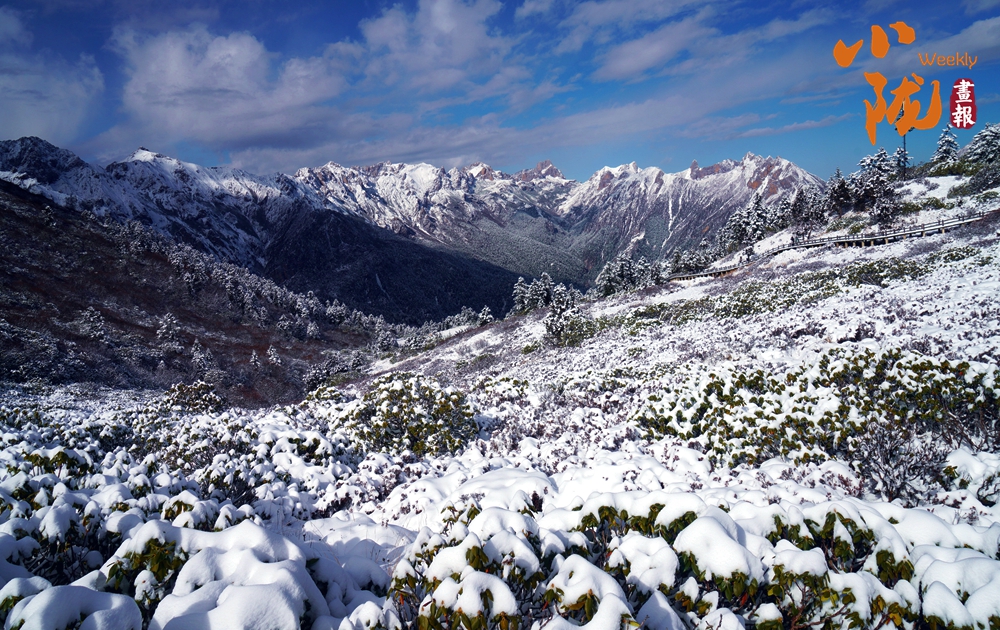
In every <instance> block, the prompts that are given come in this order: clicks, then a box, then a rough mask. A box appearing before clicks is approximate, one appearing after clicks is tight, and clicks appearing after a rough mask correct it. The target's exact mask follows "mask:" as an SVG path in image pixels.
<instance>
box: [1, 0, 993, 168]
mask: <svg viewBox="0 0 1000 630" xmlns="http://www.w3.org/2000/svg"><path fill="white" fill-rule="evenodd" d="M898 20H902V21H904V22H906V23H907V24H908V25H909V26H911V27H913V28H914V29H915V31H916V41H915V42H914V43H913V44H911V45H902V44H899V43H897V41H896V38H895V33H894V32H893V31H892V30H890V29H889V24H891V23H894V22H896V21H898ZM873 24H878V25H881V26H882V27H883V28H885V29H886V31H887V32H888V33H889V35H890V43H891V47H890V50H889V53H888V55H887V56H885V57H884V58H883V59H876V58H874V57H873V56H872V54H871V52H870V50H869V48H868V45H869V44H870V40H871V35H870V33H871V31H870V28H871V26H872V25H873ZM838 39H843V40H844V41H845V42H846V43H847V44H852V43H854V42H855V41H857V40H858V39H864V40H865V46H864V47H863V48H862V50H861V52H860V53H859V54H858V56H857V58H856V60H855V62H854V63H853V64H852V65H851V66H850V67H849V68H847V69H842V68H840V67H839V66H837V64H836V63H835V61H834V59H833V55H832V50H833V46H834V44H835V43H836V42H837V40H838ZM918 52H920V53H939V54H945V55H954V54H955V53H956V52H957V53H959V54H963V53H966V52H968V53H969V55H970V56H972V57H978V61H977V63H976V65H975V66H974V67H973V68H972V69H968V68H965V67H938V66H934V67H923V66H922V65H921V63H920V61H919V59H918V56H917V53H918ZM998 60H1000V0H957V1H954V2H948V3H940V2H934V3H931V2H923V3H921V2H892V1H891V0H872V1H870V2H869V3H868V4H865V5H860V4H845V5H833V4H830V3H812V2H790V3H781V4H778V3H773V4H767V3H760V2H726V3H710V2H701V1H698V2H695V1H690V0H672V1H659V0H590V1H587V2H566V1H563V0H518V1H516V2H511V3H501V2H498V1H496V0H471V1H468V2H466V1H463V0H419V1H417V2H401V3H392V2H381V1H376V0H360V1H355V2H318V1H314V0H298V1H296V2H285V1H283V0H276V1H272V2H266V1H264V0H240V1H234V2H227V1H217V2H189V1H188V0H171V1H170V2H163V1H162V0H32V1H30V2H29V1H14V2H7V3H3V4H0V138H16V137H20V136H23V135H37V136H41V137H43V138H45V139H47V140H49V141H51V142H53V143H56V144H58V145H60V146H65V147H68V148H70V149H72V150H74V151H76V152H77V153H79V154H80V155H81V156H82V157H84V159H87V160H90V161H92V162H96V163H101V164H103V163H107V162H110V161H113V160H116V159H121V158H123V157H125V156H127V155H128V154H129V153H130V152H131V151H132V150H134V149H135V148H137V147H138V146H140V145H142V146H145V147H147V148H149V149H151V150H155V151H159V152H161V153H165V154H168V155H174V156H177V157H180V158H182V159H186V160H189V161H194V162H198V163H201V164H208V165H216V164H232V165H235V166H239V167H243V168H247V169H249V170H251V171H254V172H261V173H264V172H271V171H276V170H279V171H284V172H294V170H295V169H297V168H299V167H303V166H318V165H320V164H324V163H326V162H329V161H334V162H338V163H340V164H344V165H362V164H372V163H376V162H380V161H384V160H391V161H405V162H418V161H423V162H429V163H431V164H435V165H438V166H444V167H452V166H460V165H466V164H470V163H472V162H476V161H483V162H486V163H488V164H490V165H492V166H494V167H495V168H500V169H502V170H506V171H515V170H518V169H521V168H527V167H530V166H533V165H534V164H535V163H536V162H538V161H540V160H542V159H551V160H552V161H553V162H554V163H555V164H556V166H558V167H559V168H561V169H562V170H563V172H564V173H565V174H566V175H567V176H568V177H573V178H576V179H585V178H587V177H589V176H590V175H591V174H592V173H593V172H594V171H596V170H597V169H599V168H600V167H602V166H605V165H611V166H613V165H617V164H622V163H627V162H632V161H635V162H637V163H638V164H639V165H640V166H643V167H645V166H657V167H660V168H662V169H664V170H666V171H668V172H672V171H680V170H683V169H684V168H686V167H688V166H689V165H690V163H691V161H692V160H695V159H696V160H698V162H699V163H700V164H701V165H703V166H704V165H708V164H711V163H714V162H717V161H719V160H722V159H725V158H733V159H739V158H740V157H741V156H742V155H743V154H745V153H746V152H747V151H751V152H753V153H758V154H764V155H780V156H781V157H784V158H787V159H790V160H792V161H794V162H796V163H798V164H800V165H801V166H803V167H805V168H807V169H808V170H810V171H812V172H814V173H816V174H817V175H819V176H821V177H824V178H825V177H828V176H829V175H830V174H831V173H832V172H833V170H834V169H835V168H836V167H838V166H839V167H841V168H842V169H843V170H844V171H845V172H849V171H851V170H854V168H855V165H856V164H857V161H858V159H859V158H861V157H862V156H864V155H866V154H868V153H872V152H873V151H874V150H875V149H876V148H877V147H878V146H885V147H886V148H887V149H888V150H889V151H890V152H891V151H893V150H894V149H895V148H896V147H897V146H899V144H900V137H899V136H898V135H897V134H896V133H895V131H894V130H893V129H892V128H891V127H890V126H889V125H888V124H887V123H883V124H881V125H880V126H879V130H878V139H877V145H876V147H872V145H871V144H870V142H869V140H868V137H867V134H866V132H865V128H864V121H865V105H864V100H865V99H870V100H871V99H873V94H872V88H871V87H870V86H869V85H868V83H867V82H866V81H865V78H864V74H863V73H864V72H865V71H867V72H876V71H878V72H881V73H882V74H883V75H884V76H885V77H886V78H887V79H888V81H889V87H888V88H887V90H886V91H887V92H888V90H890V89H894V88H895V87H897V86H898V85H899V83H900V81H901V80H902V78H903V77H904V76H909V74H910V73H912V72H916V73H918V74H919V75H920V76H921V77H923V78H924V79H926V83H925V85H924V87H923V88H921V91H920V92H919V93H918V94H917V95H916V96H915V97H914V99H915V100H916V101H918V102H920V103H921V104H922V106H923V111H926V109H927V106H928V103H929V99H930V90H931V86H930V82H931V81H933V80H937V81H940V84H941V98H942V101H943V103H944V110H945V111H944V114H943V116H942V118H941V121H940V122H939V124H938V125H936V127H935V128H934V129H931V130H927V131H921V130H914V131H912V132H911V133H910V134H909V135H908V137H907V147H908V149H910V153H911V155H912V156H913V158H914V159H916V160H918V161H919V160H925V159H927V158H928V157H929V156H930V154H931V153H932V152H933V148H934V144H935V142H936V140H937V137H938V135H939V133H940V128H941V127H943V126H944V124H945V122H946V120H947V117H948V111H947V110H948V99H949V96H950V93H951V86H952V84H953V83H954V81H955V80H957V79H959V78H964V77H968V78H971V79H973V81H975V83H976V88H975V90H976V96H977V105H978V108H979V122H978V124H977V126H976V128H975V129H974V130H973V131H961V132H959V140H960V142H962V143H963V144H964V143H965V142H967V141H968V139H969V138H970V137H971V135H972V133H974V131H975V130H976V129H980V128H981V127H982V124H983V123H984V122H987V121H992V122H1000V71H998V70H1000V68H998ZM886 96H888V97H889V98H890V99H891V95H889V94H886Z"/></svg>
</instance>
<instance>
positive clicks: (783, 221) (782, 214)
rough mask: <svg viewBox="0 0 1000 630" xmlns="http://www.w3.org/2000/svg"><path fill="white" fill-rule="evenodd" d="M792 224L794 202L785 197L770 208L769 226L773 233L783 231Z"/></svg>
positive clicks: (768, 213)
mask: <svg viewBox="0 0 1000 630" xmlns="http://www.w3.org/2000/svg"><path fill="white" fill-rule="evenodd" d="M791 223H792V200H791V199H790V198H789V197H787V196H785V197H782V198H781V201H779V202H778V203H777V204H774V205H772V206H770V207H769V208H768V212H767V226H768V229H770V230H772V231H775V232H777V231H779V230H783V229H785V228H786V227H788V226H789V225H791Z"/></svg>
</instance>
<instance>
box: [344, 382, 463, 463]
mask: <svg viewBox="0 0 1000 630" xmlns="http://www.w3.org/2000/svg"><path fill="white" fill-rule="evenodd" d="M472 416H473V413H472V408H471V406H470V405H469V403H468V402H467V400H466V397H465V394H464V393H462V392H461V391H458V390H456V389H454V388H452V387H442V385H441V384H440V383H439V382H438V381H437V379H435V378H432V377H428V376H423V375H420V374H409V373H405V372H402V373H396V374H388V375H386V376H383V377H381V378H379V379H377V380H375V381H374V382H373V383H372V385H371V388H370V389H369V391H368V393H367V394H365V396H364V398H363V399H362V400H361V401H360V403H359V404H358V405H356V406H355V407H354V408H353V409H352V410H351V411H350V412H349V413H348V415H347V416H346V418H345V419H344V421H343V422H344V425H343V426H344V427H345V428H347V429H348V430H350V431H351V432H352V433H353V434H354V435H355V436H356V439H357V441H358V445H359V448H360V449H363V450H367V451H372V452H384V453H390V454H393V455H398V454H400V453H403V452H406V451H409V452H412V453H413V454H415V455H417V456H423V455H443V454H446V453H454V452H457V451H458V450H459V449H461V448H462V447H463V446H464V445H465V444H466V443H468V442H469V440H471V439H473V438H474V437H475V436H476V433H477V432H478V430H479V428H478V426H477V425H476V423H475V421H474V420H473V419H472Z"/></svg>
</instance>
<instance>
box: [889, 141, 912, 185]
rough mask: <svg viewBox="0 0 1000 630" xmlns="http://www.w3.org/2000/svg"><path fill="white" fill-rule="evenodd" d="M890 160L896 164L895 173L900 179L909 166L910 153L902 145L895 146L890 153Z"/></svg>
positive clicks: (904, 175)
mask: <svg viewBox="0 0 1000 630" xmlns="http://www.w3.org/2000/svg"><path fill="white" fill-rule="evenodd" d="M892 160H893V162H895V164H896V174H897V177H899V178H900V179H902V178H904V177H906V169H907V168H908V167H909V166H910V154H909V153H908V152H907V151H906V149H905V148H904V147H897V148H896V152H895V153H893V154H892Z"/></svg>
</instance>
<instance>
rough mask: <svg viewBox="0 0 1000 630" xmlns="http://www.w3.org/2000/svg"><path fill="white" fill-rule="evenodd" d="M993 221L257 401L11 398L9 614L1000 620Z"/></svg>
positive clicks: (468, 338) (795, 257)
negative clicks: (561, 336)
mask: <svg viewBox="0 0 1000 630" xmlns="http://www.w3.org/2000/svg"><path fill="white" fill-rule="evenodd" d="M939 179H942V180H943V179H944V178H939ZM947 187H948V183H947V182H941V183H940V184H939V186H938V187H937V188H935V189H934V190H930V191H928V190H922V191H917V190H914V191H913V194H915V195H917V194H923V195H926V194H934V193H937V192H938V191H941V190H942V189H946V188H947ZM925 189H926V187H925ZM964 211H966V209H964V208H963V207H961V206H958V207H956V208H952V209H939V210H935V212H941V213H944V214H945V215H947V216H951V215H954V214H955V213H960V212H964ZM921 216H922V217H923V215H921ZM930 216H931V215H928V218H930ZM934 216H935V217H936V216H938V215H934ZM997 232H998V223H997V221H996V220H993V221H992V222H983V223H979V224H975V225H972V226H968V227H965V228H961V229H959V230H956V231H954V232H951V233H947V234H935V235H931V236H928V237H926V238H922V239H911V240H907V241H900V242H896V243H891V244H888V245H882V246H876V247H870V248H857V249H834V248H829V249H811V250H795V251H788V252H784V253H782V254H780V255H778V256H775V257H773V258H770V259H766V260H761V261H758V262H757V263H756V264H755V265H753V266H751V267H750V268H748V269H746V270H744V271H742V272H741V273H739V274H736V275H733V276H730V277H727V278H723V279H718V280H707V279H706V280H699V281H696V282H689V283H684V284H683V285H672V286H668V287H659V288H655V289H647V290H643V291H639V292H635V293H631V294H627V295H618V296H613V297H612V298H609V299H607V300H602V301H600V302H594V303H588V304H585V305H583V309H584V311H585V312H586V313H587V316H588V317H590V318H592V319H593V320H594V322H595V323H596V325H595V326H594V331H596V332H595V333H594V334H593V335H592V336H590V337H589V338H586V339H584V340H582V342H581V343H580V345H578V346H575V347H561V346H556V345H554V344H552V343H551V341H550V340H548V339H546V337H545V326H544V325H543V324H542V318H543V316H544V313H537V312H536V313H529V314H528V315H525V316H521V317H514V318H510V319H508V320H505V321H502V322H497V323H495V324H493V325H491V326H488V327H482V328H473V329H469V330H463V331H458V332H456V333H455V334H454V335H452V336H449V338H447V339H443V340H442V341H441V343H440V345H438V346H437V347H436V348H434V349H432V350H429V351H426V352H424V353H421V354H419V355H417V356H413V357H409V358H405V359H393V360H385V361H382V362H380V363H378V364H376V365H375V366H374V368H373V373H372V374H370V375H369V377H368V378H366V379H365V380H364V381H363V382H360V383H356V384H353V385H349V386H342V387H340V388H335V387H324V388H320V389H319V390H317V391H316V392H314V393H313V394H311V395H310V396H309V398H307V399H306V400H305V401H303V402H302V403H301V404H298V405H292V406H288V407H282V408H276V409H268V410H258V411H247V410H240V409H226V408H225V406H224V405H223V404H222V403H221V401H219V400H218V399H216V398H214V396H213V394H212V393H211V392H210V391H209V390H208V388H205V387H178V388H175V390H173V391H171V392H170V393H168V394H157V393H152V392H106V391H91V390H88V389H86V388H82V387H74V388H66V389H55V390H53V389H48V388H43V387H34V388H33V387H28V386H24V387H18V388H13V389H11V390H10V391H8V392H6V393H5V394H3V396H2V398H0V400H2V401H3V402H2V405H3V406H2V408H0V425H2V426H0V429H2V430H0V437H2V451H0V458H2V460H3V461H2V463H3V465H4V472H0V506H2V511H0V583H2V586H0V610H2V611H3V612H2V613H0V614H2V615H6V624H7V627H17V626H18V624H19V623H21V622H22V621H23V625H21V626H20V627H21V628H24V629H27V628H62V627H67V624H71V623H76V622H78V621H79V620H81V619H84V622H83V625H81V626H80V627H94V628H129V627H133V628H139V627H149V628H163V629H168V628H169V629H173V628H206V627H212V628H215V627H220V628H222V627H255V628H265V627H266V628H275V627H280V628H284V627H295V626H296V625H302V626H307V627H312V628H317V629H319V628H334V627H336V628H340V629H341V630H351V629H357V630H360V629H362V628H366V629H371V628H386V629H389V628H396V627H400V626H405V627H417V628H421V629H424V628H428V629H429V628H434V629H438V628H459V627H464V628H468V629H469V630H478V629H479V628H482V629H483V630H485V629H486V628H499V629H501V630H513V629H515V628H521V629H524V630H528V629H529V628H541V627H553V628H569V627H576V626H586V627H588V628H592V629H593V630H604V629H608V630H611V629H618V628H626V627H635V626H636V625H642V626H644V627H649V628H654V629H657V630H681V629H682V628H705V629H708V628H713V629H720V630H721V629H722V628H726V629H732V630H736V629H738V628H750V627H758V628H761V630H778V628H797V629H802V628H807V627H809V626H817V627H818V626H820V625H823V627H831V628H833V627H852V628H853V627H858V628H872V629H874V628H881V627H888V626H894V627H897V628H907V629H910V628H916V627H918V626H919V627H926V625H931V626H933V625H935V624H940V626H941V627H945V626H947V627H954V628H993V627H996V624H997V623H1000V561H998V559H997V558H998V543H1000V508H998V507H997V506H996V503H997V500H998V499H1000V455H998V452H1000V418H998V417H997V411H998V407H997V401H998V398H1000V368H998V367H997V366H998V359H1000V300H998V297H997V296H998V295H1000V237H998V234H997ZM826 622H829V625H824V624H825V623H826ZM88 624H89V625H88Z"/></svg>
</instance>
